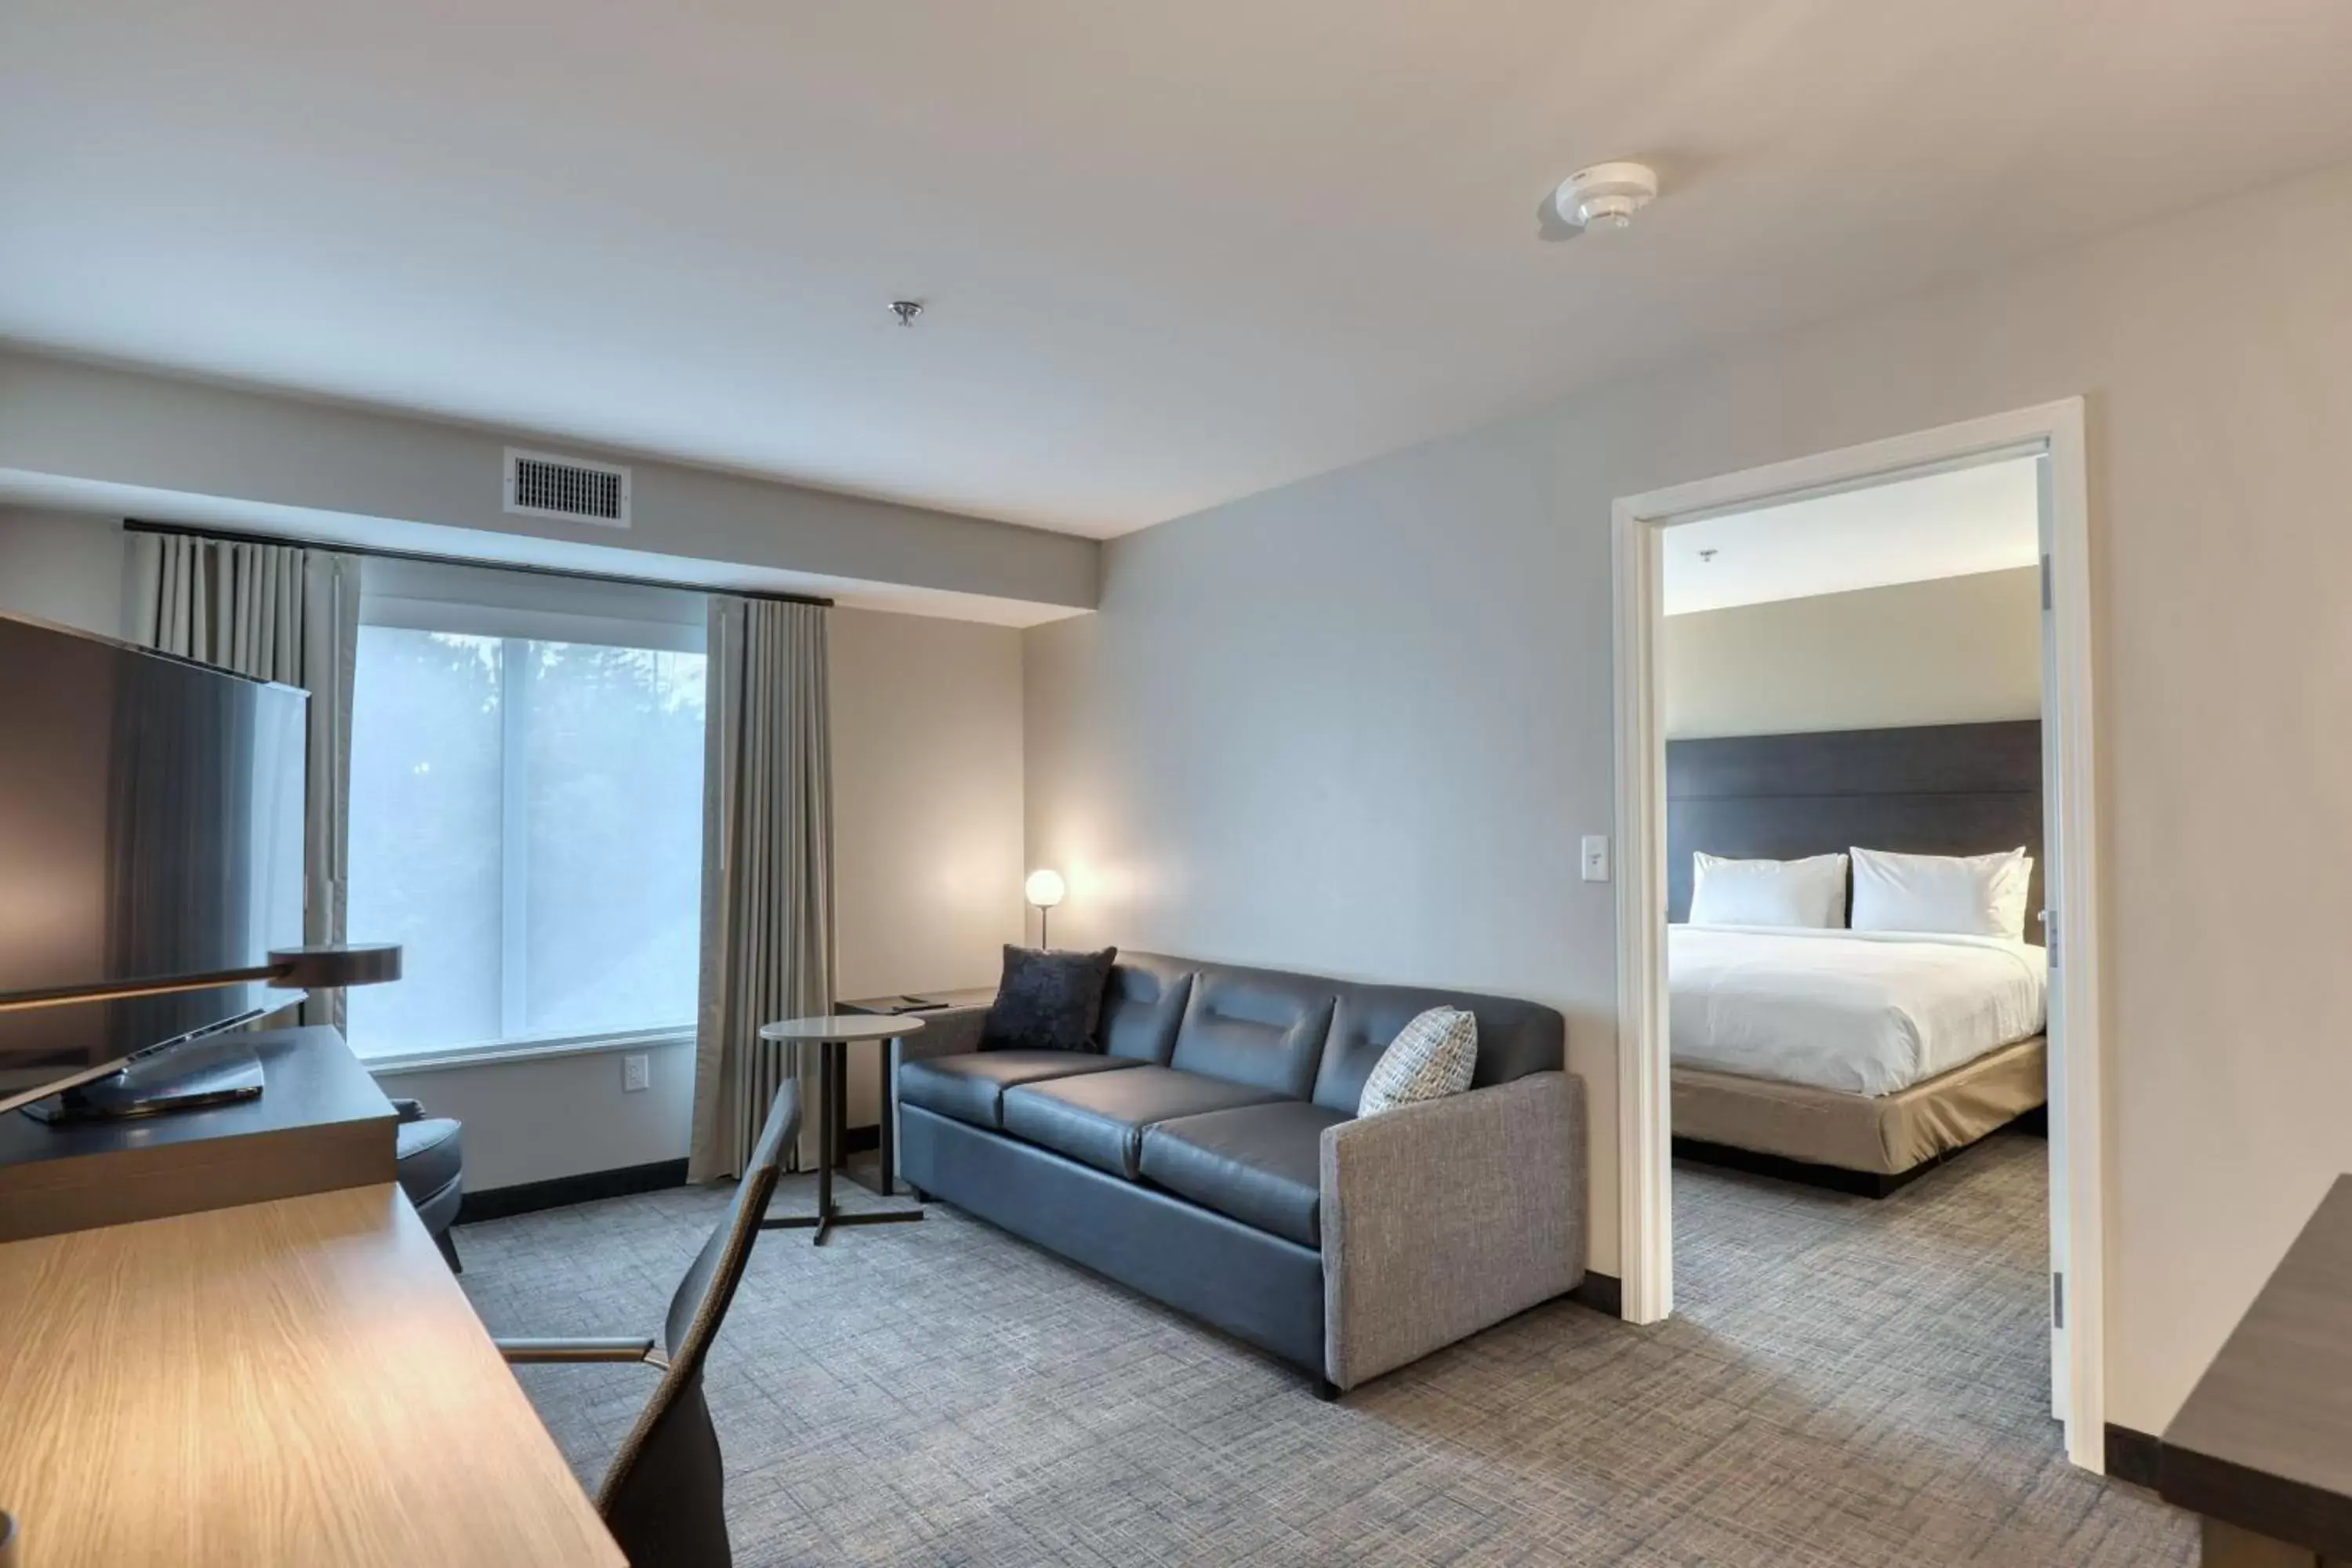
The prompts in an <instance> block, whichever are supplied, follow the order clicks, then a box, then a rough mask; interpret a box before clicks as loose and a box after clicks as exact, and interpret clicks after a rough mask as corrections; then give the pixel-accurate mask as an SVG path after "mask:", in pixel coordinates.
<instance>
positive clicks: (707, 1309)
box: [498, 1083, 801, 1568]
mask: <svg viewBox="0 0 2352 1568" xmlns="http://www.w3.org/2000/svg"><path fill="white" fill-rule="evenodd" d="M800 1131H801V1102H800V1089H799V1087H798V1086H797V1085H794V1084H790V1083H788V1084H786V1085H784V1087H783V1089H782V1092H781V1093H779V1094H778V1095H777V1096H776V1102H775V1104H774V1105H773V1106H772V1108H771V1109H770V1110H769V1111H768V1121H767V1125H766V1126H765V1127H763V1128H761V1130H760V1142H759V1146H758V1147H757V1148H756V1149H754V1150H753V1151H752V1153H751V1165H750V1167H749V1168H747V1169H746V1170H745V1171H744V1173H743V1179H742V1180H741V1181H740V1182H738V1183H737V1184H736V1186H735V1196H734V1198H733V1200H732V1201H730V1203H729V1204H728V1205H727V1217H726V1218H724V1219H722V1220H720V1221H719V1225H718V1226H717V1227H716V1228H714V1229H713V1230H712V1231H711V1233H710V1239H709V1240H708V1241H706V1242H704V1243H703V1244H702V1250H701V1252H700V1253H698V1254H697V1255H696V1257H695V1259H694V1266H693V1267H692V1268H688V1270H687V1271H686V1278H685V1279H681V1280H679V1281H678V1285H677V1293H676V1294H675V1295H673V1296H672V1297H670V1300H669V1317H668V1319H667V1321H665V1323H664V1324H663V1334H662V1342H663V1348H662V1349H661V1350H656V1348H655V1345H654V1342H653V1341H652V1340H651V1339H650V1338H646V1339H556V1340H500V1341H499V1342H498V1344H499V1352H500V1353H502V1354H503V1355H504V1356H505V1357H506V1358H507V1360H508V1361H509V1362H511V1363H540V1362H638V1363H644V1364H646V1365H647V1366H656V1367H659V1368H661V1369H662V1380H661V1382H660V1384H658V1385H657V1386H656V1388H655V1389H654V1393H653V1397H652V1398H651V1399H649V1400H647V1401H646V1407H645V1409H644V1411H643V1412H641V1413H640V1414H639V1415H638V1416H637V1423H636V1425H635V1426H632V1427H631V1428H630V1429H629V1435H628V1436H627V1437H626V1438H625V1440H624V1441H623V1442H622V1444H621V1451H620V1452H619V1453H618V1454H616V1455H614V1458H613V1466H612V1468H610V1469H608V1470H606V1471H605V1472H604V1485H603V1486H601V1487H599V1488H598V1489H597V1490H596V1511H597V1512H599V1513H601V1514H603V1515H604V1525H605V1528H606V1529H608V1530H610V1531H612V1532H613V1539H614V1540H615V1541H617V1542H620V1544H621V1552H622V1554H623V1555H624V1556H625V1557H627V1558H628V1560H629V1568H729V1564H730V1563H731V1561H732V1557H731V1554H730V1550H729V1547H728V1543H727V1506H726V1504H727V1498H726V1471H725V1467H724V1465H723V1463H722V1461H721V1460H720V1458H719V1434H718V1432H717V1430H716V1429H715V1428H713V1427H712V1426H711V1424H710V1407H709V1405H706V1404H705V1403H704V1402H703V1398H702V1362H703V1358H704V1356H706V1355H708V1354H709V1351H710V1342H711V1341H712V1340H714V1339H716V1338H717V1337H718V1336H719V1321H720V1320H722V1319H724V1318H725V1317H726V1316H727V1306H728V1303H729V1302H730V1301H731V1300H734V1298H735V1287H736V1285H737V1284H738V1283H740V1281H741V1279H742V1278H743V1266H744V1265H745V1264H746V1263H748V1262H750V1261H751V1243H752V1242H753V1241H755V1240H757V1239H758V1237H759V1235H760V1218H761V1215H764V1214H766V1213H767V1210H768V1199H769V1197H770V1196H771V1195H772V1194H773V1193H774V1192H775V1190H776V1173H777V1171H778V1169H779V1168H780V1167H781V1166H782V1163H783V1157H784V1150H785V1149H786V1147H788V1146H789V1145H790V1144H791V1143H792V1142H793V1140H794V1139H795V1138H797V1137H799V1136H800ZM665 1352H666V1353H665Z"/></svg>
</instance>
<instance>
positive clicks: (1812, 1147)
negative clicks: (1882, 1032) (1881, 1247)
mask: <svg viewBox="0 0 2352 1568" xmlns="http://www.w3.org/2000/svg"><path fill="white" fill-rule="evenodd" d="M2048 1079H2049V1050H2048V1043H2047V1042H2046V1041H2045V1040H2044V1038H2043V1037H2042V1036H2040V1035H2035V1036H2033V1037H2032V1038H2030V1039H2024V1040H2017V1041H2013V1042H2011V1044H2009V1045H2006V1046H2002V1047H2000V1048H1999V1049H1996V1050H1992V1051H1988V1052H1986V1053H1985V1054H1984V1055H1983V1056H1981V1057H1979V1058H1976V1059H1975V1060H1974V1061H1970V1062H1965V1063H1962V1064H1961V1065H1960V1066H1958V1067H1957V1068H1952V1069H1951V1070H1950V1071H1949V1072H1946V1073H1943V1074H1940V1075H1938V1076H1937V1077H1935V1078H1931V1079H1926V1080H1925V1081H1923V1082H1920V1083H1916V1084H1913V1085H1911V1086H1910V1087H1909V1088H1907V1089H1899V1090H1897V1091H1896V1092H1895V1093H1893V1094H1889V1095H1882V1096H1872V1095H1862V1094H1842V1093H1839V1092H1837V1091H1835V1090H1833V1089H1812V1088H1808V1087H1806V1086H1804V1085H1801V1084H1789V1083H1780V1082H1776V1081H1772V1080H1769V1079H1753V1078H1744V1077H1741V1076H1740V1075H1738V1074H1736V1073H1724V1072H1710V1071H1706V1070H1703V1069H1698V1068H1675V1069H1674V1130H1675V1139H1674V1150H1675V1153H1676V1154H1677V1155H1679V1156H1681V1157H1683V1158H1685V1159H1690V1160H1697V1161H1700V1162H1703V1163H1708V1164H1717V1165H1726V1166H1729V1167H1731V1168H1733V1169H1737V1170H1743V1171H1749V1172H1753V1173H1758V1174H1761V1175H1769V1176H1778V1177H1780V1178H1781V1179H1783V1180H1788V1181H1797V1182H1804V1183H1807V1184H1811V1185H1813V1186H1822V1187H1829V1188H1831V1189H1832V1190H1834V1191H1837V1192H1844V1193H1855V1194H1861V1195H1862V1196H1864V1197H1874V1198H1875V1197H1885V1195H1886V1194H1889V1193H1892V1192H1895V1191H1898V1190H1900V1189H1901V1188H1902V1187H1903V1186H1904V1185H1906V1184H1908V1183H1910V1182H1912V1181H1915V1180H1916V1179H1917V1178H1918V1177H1919V1176H1921V1175H1923V1174H1925V1173H1927V1172H1928V1171H1931V1170H1933V1169H1934V1168H1935V1167H1936V1166H1937V1165H1938V1164H1941V1163H1943V1162H1944V1161H1946V1160H1948V1159H1949V1158H1951V1156H1952V1155H1953V1154H1955V1153H1957V1152H1959V1151H1960V1150H1962V1149H1966V1148H1968V1147H1969V1146H1970V1145H1971V1144H1973V1143H1975V1142H1977V1141H1978V1140H1979V1139H1981V1138H1983V1137H1984V1136H1986V1135H1987V1134H1988V1133H1990V1132H1992V1131H1997V1130H1998V1129H2000V1128H2003V1127H2008V1126H2011V1125H2014V1124H2016V1123H2017V1122H2018V1121H2020V1120H2021V1119H2022V1118H2025V1117H2038V1118H2041V1119H2042V1120H2041V1121H2039V1123H2038V1125H2039V1128H2040V1130H2041V1131H2043V1132H2044V1133H2045V1134H2046V1132H2047V1130H2048V1125H2049V1123H2048V1121H2047V1111H2046V1109H2045V1107H2046V1105H2047V1103H2048V1100H2049V1094H2048ZM2021 1130H2031V1129H2021Z"/></svg>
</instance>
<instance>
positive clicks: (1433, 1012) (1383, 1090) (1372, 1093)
mask: <svg viewBox="0 0 2352 1568" xmlns="http://www.w3.org/2000/svg"><path fill="white" fill-rule="evenodd" d="M1477 1066H1478V1020H1477V1017H1476V1016H1475V1015H1473V1014H1469V1013H1465V1012H1464V1011H1462V1009H1460V1008H1459V1007H1432V1008H1431V1009H1430V1010H1429V1011H1428V1012H1426V1013H1423V1014H1422V1015H1421V1016H1418V1017H1416V1018H1414V1019H1413V1021H1412V1023H1410V1024H1407V1025H1406V1026H1404V1027H1403V1028H1402V1029H1400V1030H1398V1031H1397V1037H1396V1038H1395V1039H1393V1040H1391V1041H1390V1042H1389V1048H1388V1049H1387V1050H1384V1051H1382V1052H1381V1059H1380V1060H1379V1061H1377V1062H1374V1063H1373V1064H1372V1073H1371V1076H1370V1078H1368V1079H1364V1093H1363V1098H1362V1099H1360V1100H1358V1101H1357V1102H1356V1114H1357V1115H1359V1116H1372V1115H1376V1114H1378V1113H1379V1112H1381V1111H1383V1110H1394V1109H1395V1108H1396V1107H1398V1106H1400V1105H1411V1104H1412V1102H1413V1101H1415V1100H1443V1099H1444V1098H1445V1097H1446V1096H1447V1095H1449V1094H1460V1093H1461V1092H1462V1091H1463V1090H1464V1089H1468V1088H1469V1087H1470V1075H1471V1073H1472V1072H1473V1071H1474V1070H1475V1068H1477Z"/></svg>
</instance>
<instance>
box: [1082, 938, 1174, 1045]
mask: <svg viewBox="0 0 2352 1568" xmlns="http://www.w3.org/2000/svg"><path fill="white" fill-rule="evenodd" d="M1191 995H1192V964H1190V963H1185V962H1184V961H1183V960H1182V959H1179V958H1161V957H1160V956H1159V955H1158V954H1157V953H1150V952H1130V953H1126V954H1123V955H1122V956H1121V957H1120V959H1119V961H1118V963H1114V964H1112V965H1111V967H1110V984H1108V985H1106V986H1104V987H1103V1005H1102V1022H1101V1024H1099V1025H1098V1026H1097V1027H1096V1031H1095V1037H1096V1038H1097V1040H1099V1041H1100V1042H1101V1043H1102V1048H1103V1049H1104V1050H1105V1051H1107V1052H1108V1053H1109V1054H1110V1055H1112V1056H1115V1057H1131V1058H1134V1059H1135V1060H1137V1061H1139V1062H1152V1063H1156V1064H1157V1065H1159V1066H1160V1067H1166V1066H1167V1065H1168V1057H1169V1054H1170V1053H1171V1052H1172V1051H1173V1050H1175V1048H1176V1026H1177V1025H1179V1024H1181V1023H1182V1022H1183V1020H1184V1002H1185V999H1186V998H1187V997H1189V996H1191Z"/></svg>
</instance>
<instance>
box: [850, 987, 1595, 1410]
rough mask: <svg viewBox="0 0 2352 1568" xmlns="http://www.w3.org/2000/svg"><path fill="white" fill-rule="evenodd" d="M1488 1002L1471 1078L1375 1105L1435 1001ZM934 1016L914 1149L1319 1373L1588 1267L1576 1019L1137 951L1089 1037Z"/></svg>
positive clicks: (990, 1207)
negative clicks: (1089, 1040) (1032, 1045)
mask: <svg viewBox="0 0 2352 1568" xmlns="http://www.w3.org/2000/svg"><path fill="white" fill-rule="evenodd" d="M1439 1005H1453V1006H1457V1007H1463V1008H1466V1009H1468V1010H1469V1011H1470V1012H1472V1013H1474V1014H1475V1015H1476V1016H1477V1020H1478V1057H1477V1070H1476V1073H1475V1077H1474V1078H1473V1079H1472V1083H1471V1087H1470V1088H1469V1089H1467V1090H1465V1091H1464V1092H1463V1093H1460V1094H1456V1095H1453V1096H1449V1097H1447V1098H1444V1099H1441V1100H1424V1101H1421V1102H1418V1103H1413V1104H1409V1105H1404V1106H1400V1107H1398V1108H1396V1109H1393V1110H1387V1111H1383V1112H1381V1113H1380V1114H1378V1115H1375V1116H1370V1117H1362V1118H1360V1117H1358V1116H1357V1115H1356V1113H1355V1112H1356V1105H1357V1101H1358V1099H1359V1097H1360V1095H1361V1093H1362V1090H1363V1085H1364V1080H1365V1079H1366V1077H1367V1076H1368V1075H1369V1074H1370V1072H1371V1069H1372V1066H1373V1064H1374V1063H1375V1062H1377V1061H1378V1060H1379V1059H1380V1057H1381V1052H1382V1051H1383V1050H1384V1049H1386V1048H1387V1047H1388V1045H1389V1042H1390V1041H1391V1040H1392V1039H1394V1038H1395V1037H1396V1035H1397V1033H1398V1031H1399V1030H1401V1029H1402V1027H1403V1026H1404V1025H1405V1024H1406V1023H1407V1022H1408V1021H1409V1020H1411V1019H1412V1017H1413V1016H1415V1015H1417V1014H1419V1013H1421V1012H1422V1011H1423V1009H1425V1008H1429V1007H1433V1006H1439ZM985 1016H986V1010H985V1009H983V1008H979V1007H966V1008H951V1009H947V1010H943V1011H940V1012H935V1013H929V1014H926V1015H925V1016H924V1017H925V1027H924V1029H923V1030H922V1031H921V1032H920V1033H919V1034H916V1035H912V1036H909V1037H907V1038H906V1039H904V1040H902V1041H900V1042H898V1051H897V1053H896V1055H895V1058H894V1068H893V1072H892V1077H893V1080H894V1088H895V1096H894V1099H895V1104H896V1109H897V1113H898V1163H899V1171H900V1173H901V1174H902V1175H903V1176H904V1177H905V1178H906V1180H907V1181H908V1184H910V1185H911V1186H912V1187H913V1188H914V1189H915V1190H916V1192H917V1194H919V1195H922V1196H928V1197H935V1198H940V1199H944V1200H946V1201H947V1202H949V1203H951V1204H953V1205H956V1206H957V1207H958V1208H961V1209H962V1210H964V1211H966V1212H967V1213H970V1214H972V1215H977V1216H979V1217H980V1218H982V1219H984V1220H986V1221H988V1222H990V1223H991V1224H992V1225H995V1226H1000V1227H1001V1228H1003V1229H1004V1230H1008V1231H1011V1232H1012V1233H1013V1234H1014V1235H1016V1236H1020V1237H1025V1238H1026V1239H1028V1240H1030V1241H1033V1242H1034V1243H1036V1244H1037V1245H1039V1246H1040V1247H1046V1248H1048V1249H1049V1250H1051V1251H1054V1252H1056V1253H1059V1254H1060V1255H1061V1256H1063V1257H1064V1258H1068V1259H1070V1260H1071V1261H1073V1262H1076V1263H1078V1264H1081V1265H1084V1266H1085V1267H1087V1268H1091V1269H1094V1270H1095V1271H1097V1272H1098V1273H1101V1274H1104V1275H1108V1277H1109V1278H1111V1279H1116V1280H1118V1282H1120V1283H1121V1284H1124V1285H1127V1286H1129V1287H1131V1288H1133V1289H1137V1290H1139V1291H1141V1292H1143V1293H1144V1294H1146V1295H1148V1296H1151V1297H1154V1298H1156V1299H1158V1300H1160V1301H1162V1302H1165V1303H1166V1304H1167V1305H1169V1306H1171V1307H1173V1308H1175V1309H1176V1310H1179V1311H1181V1312H1185V1313H1188V1314H1190V1315H1191V1316H1192V1317H1194V1318H1197V1319H1200V1320H1201V1321H1204V1322H1207V1323H1210V1324H1213V1325H1214V1326H1215V1327H1216V1328H1218V1329H1221V1330H1223V1331H1225V1332H1227V1333H1229V1334H1232V1335H1234V1336H1235V1337H1237V1338H1239V1339H1241V1340H1244V1341H1246V1342H1248V1343H1250V1344H1253V1345H1255V1346H1257V1347H1259V1348H1260V1349H1262V1350H1265V1351H1267V1352H1271V1353H1273V1354H1274V1355H1276V1356H1277V1357H1279V1358H1281V1359H1282V1360H1283V1361H1286V1362H1288V1363H1291V1364H1293V1365H1295V1366H1297V1367H1298V1368H1299V1369H1300V1370H1302V1371H1304V1372H1306V1373H1308V1374H1309V1375H1310V1376H1312V1377H1313V1378H1314V1379H1315V1380H1316V1384H1317V1388H1318V1392H1319V1393H1321V1394H1324V1395H1326V1396H1327V1397H1329V1396H1334V1395H1336V1394H1339V1393H1340V1392H1342V1391H1345V1390H1347V1389H1349V1388H1353V1387H1355V1386H1356V1385H1357V1384H1360V1383H1363V1382H1364V1381H1365V1380H1366V1379H1368V1378H1372V1377H1377V1376H1379V1375H1380V1374H1381V1373H1384V1372H1388V1371H1390V1370H1391V1369H1393V1368H1395V1367H1400V1366H1402V1365H1404V1364H1405V1363H1409V1362H1412V1361H1415V1360H1417V1359H1419V1358H1420V1357H1422V1356H1424V1355H1427V1354H1428V1353H1429V1352H1432V1351H1434V1350H1436V1349H1438V1348H1440V1347H1441V1346H1444V1345H1447V1344H1451V1343H1453V1342H1455V1341H1457V1340H1460V1339H1463V1338H1465V1337H1466V1336H1468V1335H1470V1334H1473V1333H1475V1332H1477V1331H1479V1330H1480V1329H1483V1328H1486V1327H1487V1326H1488V1325H1489V1324H1492V1323H1495V1322H1498V1321H1501V1320H1502V1319H1504V1318H1507V1317H1509V1316H1511V1315H1512V1314H1513V1313H1515V1312H1519V1311H1524V1310H1526V1309H1528V1308H1529V1307H1532V1306H1534V1305H1536V1304H1537V1303H1538V1302H1540V1301H1545V1300H1550V1299H1551V1298H1553V1297H1555V1296H1559V1295H1562V1294H1564V1293H1566V1292H1567V1291H1569V1290H1571V1289H1574V1288H1575V1287H1576V1286H1577V1284H1578V1283H1579V1282H1580V1280H1581V1279H1583V1275H1584V1247H1585V1235H1584V1211H1585V1143H1584V1141H1585V1127H1584V1095H1583V1086H1582V1083H1581V1082H1580V1080H1579V1079H1576V1078H1574V1077H1573V1076H1571V1075H1570V1074H1569V1073H1568V1072H1567V1071H1566V1070H1565V1057H1564V1052H1565V1042H1566V1026H1565V1025H1564V1023H1563V1021H1562V1020H1561V1018H1560V1016H1559V1014H1558V1013H1556V1012H1554V1011H1553V1010H1552V1009H1550V1008H1549V1007H1542V1006H1538V1005H1535V1004H1533V1003H1528V1002H1519V1001H1512V1000H1509V999H1507V998H1504V997H1498V996H1479V995H1472V994H1466V993H1462V992H1453V991H1440V990H1429V989H1422V988H1416V987H1407V986H1394V985H1367V984H1357V983H1355V982H1352V981H1344V980H1332V979H1326V978H1323V977H1320V976H1317V975H1311V974H1294V973H1285V972H1281V971H1276V970H1265V969H1245V968H1240V967H1236V966H1234V965H1231V964H1222V963H1200V962H1196V961H1194V960H1191V959H1183V958H1171V957H1165V956H1162V955H1159V954H1154V953H1124V954H1121V955H1120V957H1119V959H1118V963H1117V964H1116V965H1115V966H1114V968H1113V969H1112V972H1111V974H1110V978H1109V981H1108V986H1107V988H1106V991H1105V994H1104V999H1103V1007H1102V1017H1101V1023H1100V1026H1098V1028H1097V1032H1096V1037H1095V1044H1097V1046H1098V1047H1100V1048H1099V1050H1095V1051H1070V1050H1045V1049H1025V1048H1019V1047H1013V1048H999V1049H993V1050H986V1051H982V1050H979V1049H976V1048H975V1047H977V1045H978V1044H979V1041H980V1037H981V1026H982V1019H983V1018H984V1017H985Z"/></svg>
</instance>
